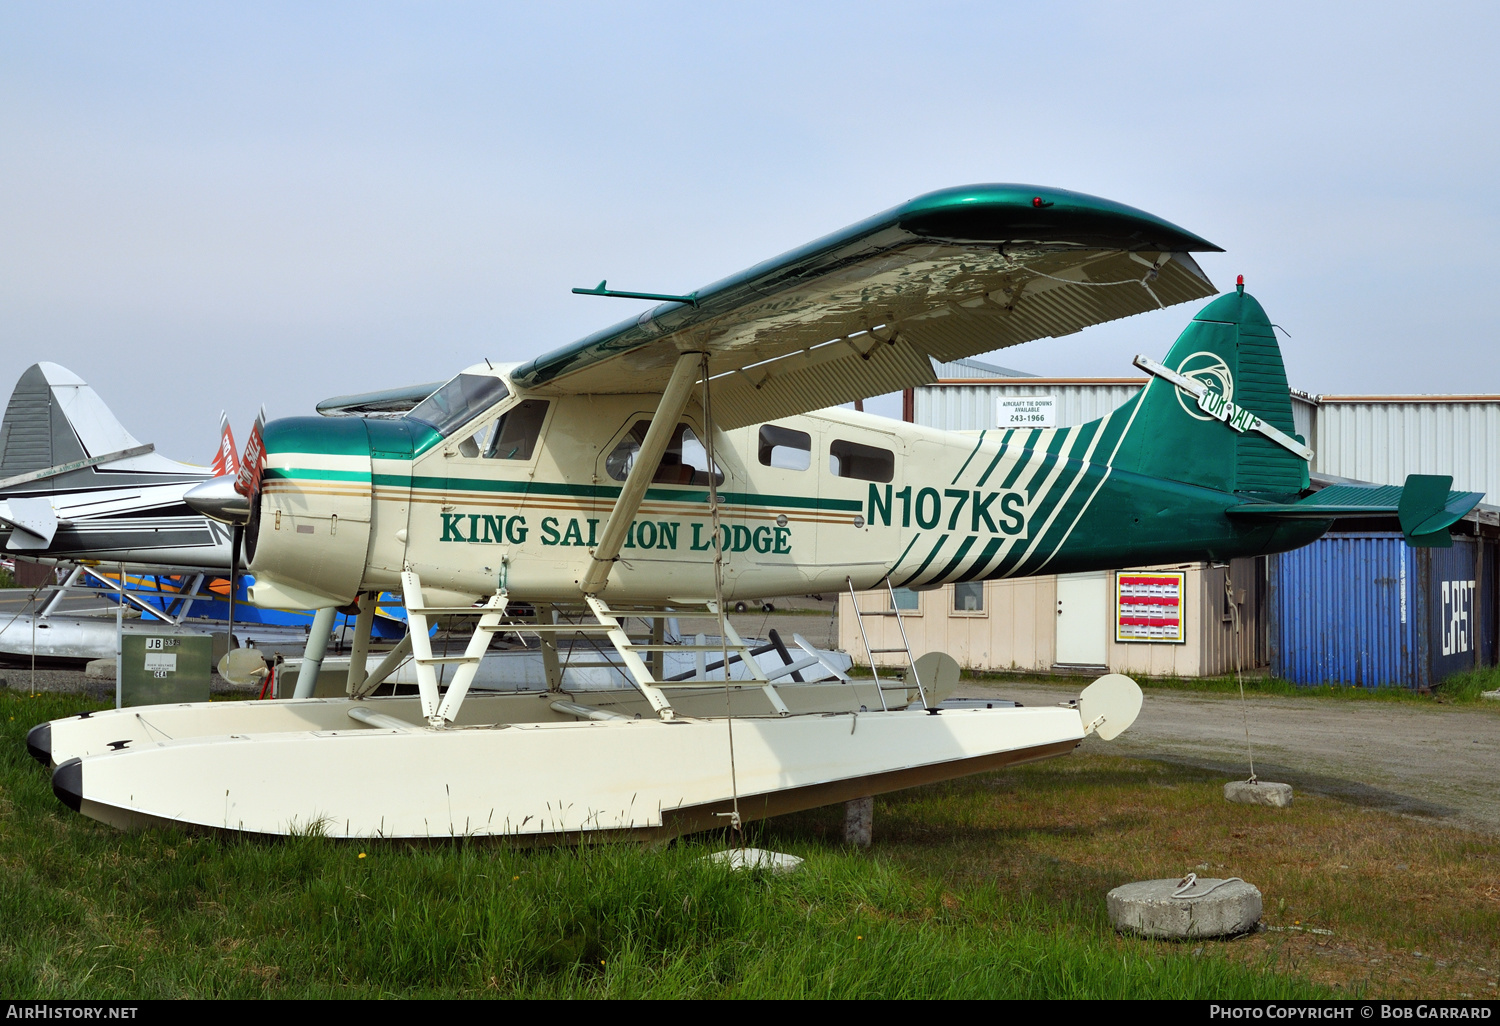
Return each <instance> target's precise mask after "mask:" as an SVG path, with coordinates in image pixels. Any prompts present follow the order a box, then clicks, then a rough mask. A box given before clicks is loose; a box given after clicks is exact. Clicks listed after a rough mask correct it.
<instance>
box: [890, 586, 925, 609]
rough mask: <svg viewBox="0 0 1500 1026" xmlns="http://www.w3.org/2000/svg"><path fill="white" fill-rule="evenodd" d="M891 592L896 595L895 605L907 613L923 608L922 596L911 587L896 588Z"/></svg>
mask: <svg viewBox="0 0 1500 1026" xmlns="http://www.w3.org/2000/svg"><path fill="white" fill-rule="evenodd" d="M891 594H892V595H894V596H895V601H896V604H895V607H894V608H896V609H899V610H901V611H902V612H905V613H914V612H916V611H917V610H918V609H920V608H921V604H922V600H921V596H920V595H918V594H917V593H916V592H915V591H912V590H911V589H910V588H895V589H892V591H891Z"/></svg>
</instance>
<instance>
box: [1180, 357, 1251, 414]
mask: <svg viewBox="0 0 1500 1026" xmlns="http://www.w3.org/2000/svg"><path fill="white" fill-rule="evenodd" d="M1177 373H1178V374H1181V375H1182V376H1183V377H1185V378H1191V379H1192V380H1194V381H1199V382H1202V383H1203V385H1204V387H1206V388H1207V389H1208V390H1209V391H1211V392H1218V393H1219V395H1220V396H1222V397H1223V401H1224V403H1225V404H1226V405H1229V404H1231V403H1232V402H1233V400H1234V375H1232V374H1230V373H1229V365H1228V364H1227V363H1225V362H1224V358H1223V357H1222V356H1220V355H1219V354H1218V353H1210V352H1202V351H1200V352H1196V353H1193V354H1192V355H1191V356H1189V357H1187V358H1186V359H1185V360H1183V361H1182V362H1181V363H1179V364H1178V365H1177ZM1187 398H1191V399H1193V400H1194V401H1193V402H1192V403H1191V404H1190V403H1188V402H1187V399H1186V398H1184V393H1183V390H1182V389H1181V388H1179V389H1178V390H1177V405H1179V406H1181V407H1182V412H1184V413H1186V414H1187V415H1188V416H1189V417H1192V418H1194V419H1195V420H1223V419H1224V418H1223V417H1218V416H1214V415H1213V414H1212V413H1209V412H1206V411H1205V410H1203V409H1202V408H1201V403H1200V402H1199V401H1198V397H1197V396H1193V395H1189V396H1187ZM1239 430H1241V431H1243V430H1244V428H1240V429H1239Z"/></svg>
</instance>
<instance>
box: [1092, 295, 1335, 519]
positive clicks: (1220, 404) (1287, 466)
mask: <svg viewBox="0 0 1500 1026" xmlns="http://www.w3.org/2000/svg"><path fill="white" fill-rule="evenodd" d="M1165 364H1166V366H1165V367H1162V366H1161V365H1157V364H1152V363H1151V361H1149V360H1138V365H1140V366H1145V367H1146V368H1147V369H1148V370H1151V371H1152V373H1153V374H1156V377H1154V378H1153V379H1152V380H1151V381H1150V382H1149V383H1148V384H1147V386H1146V388H1145V390H1144V391H1143V392H1142V393H1141V395H1140V398H1139V400H1138V402H1139V404H1140V405H1139V407H1138V408H1137V409H1136V411H1135V418H1134V421H1133V422H1132V424H1131V427H1130V432H1129V435H1128V436H1127V437H1126V439H1125V441H1124V442H1123V444H1122V445H1121V448H1120V452H1119V454H1118V455H1117V457H1116V458H1115V460H1114V464H1115V466H1116V467H1119V468H1120V469H1122V470H1134V471H1137V472H1139V473H1142V474H1148V475H1150V476H1152V477H1160V478H1166V479H1168V480H1173V481H1182V482H1185V483H1189V484H1199V485H1204V486H1207V487H1210V488H1217V489H1220V490H1223V491H1230V492H1250V493H1253V494H1256V495H1264V496H1267V497H1272V496H1278V497H1290V496H1293V495H1295V494H1296V493H1298V492H1300V491H1302V490H1303V489H1305V488H1306V487H1307V486H1308V466H1307V459H1306V457H1305V456H1303V455H1299V454H1298V453H1297V452H1296V451H1293V450H1294V449H1299V448H1303V447H1304V446H1305V441H1306V440H1305V439H1303V438H1301V437H1300V436H1298V435H1296V434H1295V428H1294V426H1293V422H1292V400H1291V390H1290V389H1289V388H1288V387H1287V382H1286V369H1285V367H1284V366H1283V365H1282V362H1281V348H1280V347H1279V346H1278V345H1277V344H1276V335H1275V329H1274V328H1272V327H1271V321H1270V319H1269V318H1267V317H1266V312H1265V310H1263V309H1261V305H1260V304H1259V303H1257V302H1256V301H1255V298H1254V297H1253V296H1250V295H1247V294H1246V293H1245V287H1244V286H1243V285H1240V286H1238V287H1237V288H1236V289H1235V291H1234V292H1231V293H1229V294H1227V295H1223V296H1220V297H1219V298H1218V299H1216V300H1214V301H1213V302H1212V303H1209V304H1208V306H1206V307H1204V308H1203V309H1202V310H1201V311H1200V312H1199V313H1198V315H1197V316H1196V317H1194V318H1193V320H1192V323H1191V324H1189V325H1188V326H1187V328H1186V330H1184V331H1183V333H1182V334H1181V335H1179V336H1178V338H1177V342H1176V344H1174V345H1173V346H1172V349H1171V351H1170V352H1169V353H1168V354H1167V358H1166V360H1165ZM1174 379H1175V381H1174ZM1184 379H1188V380H1184ZM1198 383H1201V384H1202V385H1205V386H1207V392H1206V394H1205V395H1204V397H1203V399H1202V401H1200V400H1199V398H1198V396H1196V395H1194V394H1193V393H1192V392H1190V391H1189V390H1188V388H1187V387H1184V386H1191V387H1192V388H1194V389H1197V388H1198ZM1277 436H1280V437H1279V438H1278V437H1277ZM1297 443H1303V445H1298V444H1297Z"/></svg>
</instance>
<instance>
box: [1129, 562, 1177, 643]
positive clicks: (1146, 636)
mask: <svg viewBox="0 0 1500 1026" xmlns="http://www.w3.org/2000/svg"><path fill="white" fill-rule="evenodd" d="M1186 580H1187V574H1186V573H1184V572H1183V571H1181V570H1173V571H1165V572H1161V573H1142V572H1136V571H1127V570H1121V571H1118V572H1117V573H1116V574H1115V640H1116V641H1148V642H1155V643H1156V644H1159V645H1160V644H1168V645H1184V644H1186V643H1187V623H1186V618H1185V617H1184V616H1183V602H1182V597H1183V591H1184V582H1185V581H1186Z"/></svg>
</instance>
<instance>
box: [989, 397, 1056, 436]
mask: <svg viewBox="0 0 1500 1026" xmlns="http://www.w3.org/2000/svg"><path fill="white" fill-rule="evenodd" d="M1055 399H1056V397H1055V396H1051V395H1002V396H1000V397H999V398H997V399H996V400H995V427H997V428H1055V427H1057V404H1056V402H1055Z"/></svg>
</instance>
